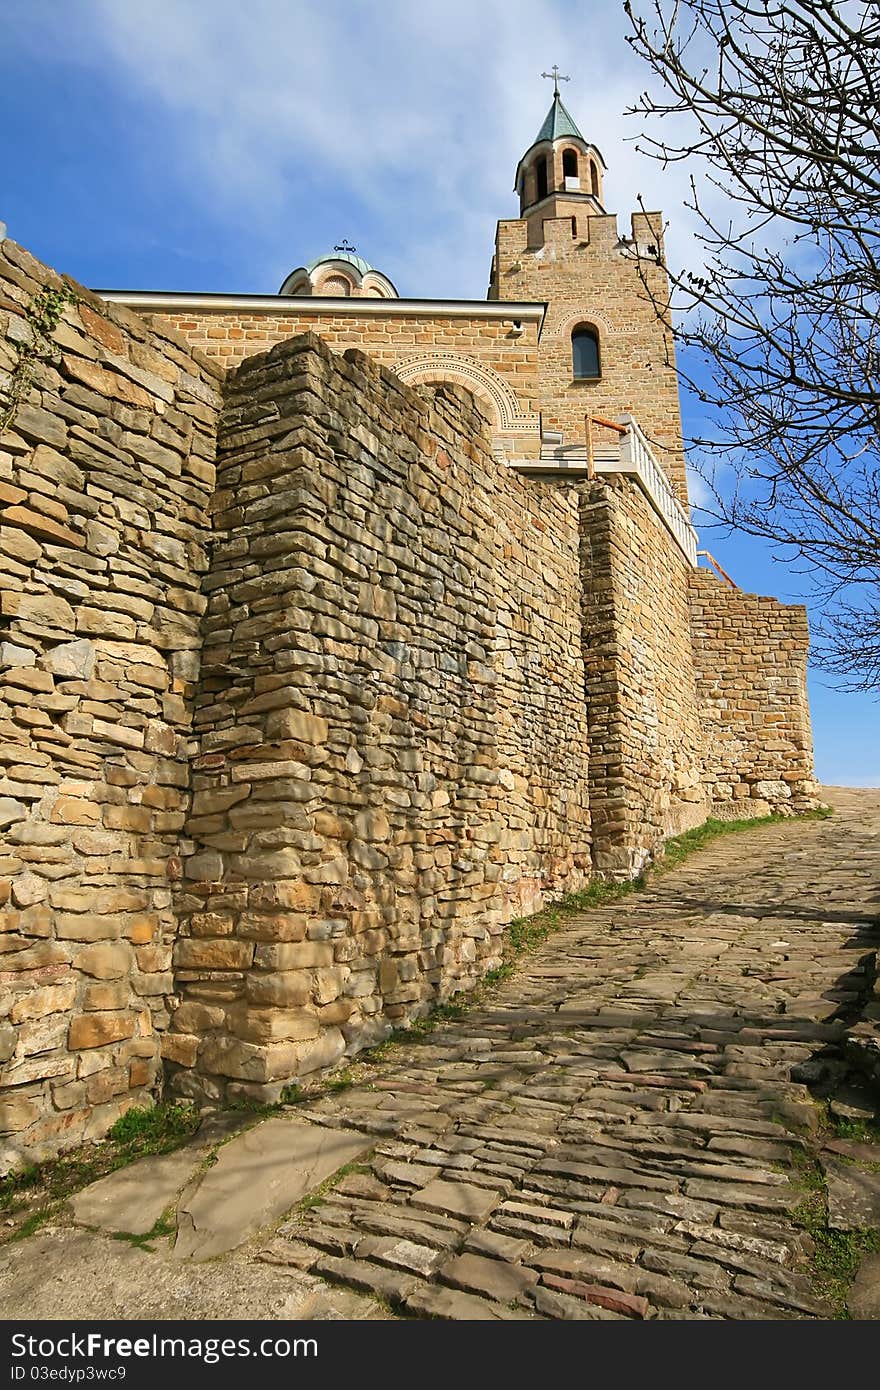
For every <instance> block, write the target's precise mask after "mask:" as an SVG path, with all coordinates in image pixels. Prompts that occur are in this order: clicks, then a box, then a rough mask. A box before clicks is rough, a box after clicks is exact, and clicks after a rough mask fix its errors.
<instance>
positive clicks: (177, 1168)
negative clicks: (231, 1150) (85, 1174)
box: [71, 1147, 203, 1236]
mask: <svg viewBox="0 0 880 1390" xmlns="http://www.w3.org/2000/svg"><path fill="white" fill-rule="evenodd" d="M202 1156H203V1153H202V1152H200V1151H199V1150H196V1151H195V1152H193V1150H192V1149H191V1148H189V1147H187V1148H185V1149H178V1150H177V1152H176V1153H170V1154H161V1155H158V1156H155V1157H152V1158H142V1159H140V1160H139V1162H137V1163H132V1164H131V1165H130V1166H129V1167H127V1168H121V1169H120V1170H119V1172H117V1173H108V1174H107V1176H106V1177H105V1178H99V1179H98V1181H97V1182H93V1183H91V1184H90V1186H89V1187H85V1188H83V1190H82V1192H78V1193H77V1194H76V1196H75V1197H73V1198H72V1200H71V1206H72V1208H73V1216H74V1220H75V1221H76V1222H77V1223H78V1224H79V1225H80V1226H93V1227H97V1228H98V1229H100V1230H102V1231H128V1232H129V1233H130V1234H132V1235H138V1236H143V1235H146V1234H147V1232H148V1231H151V1230H152V1229H153V1227H154V1226H155V1224H156V1222H157V1221H158V1220H159V1217H160V1216H161V1215H162V1213H163V1212H164V1211H167V1209H168V1208H169V1207H170V1206H172V1205H173V1204H174V1203H175V1201H176V1200H177V1197H178V1195H179V1193H180V1192H182V1190H183V1188H184V1187H185V1186H186V1184H187V1183H188V1182H189V1180H190V1178H191V1177H192V1175H193V1172H194V1170H195V1169H196V1167H197V1166H198V1164H199V1162H200V1159H201V1157H202Z"/></svg>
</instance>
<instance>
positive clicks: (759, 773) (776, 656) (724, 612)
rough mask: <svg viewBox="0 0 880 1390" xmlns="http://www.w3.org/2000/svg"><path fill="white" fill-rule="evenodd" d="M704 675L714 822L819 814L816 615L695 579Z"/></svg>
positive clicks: (700, 575)
mask: <svg viewBox="0 0 880 1390" xmlns="http://www.w3.org/2000/svg"><path fill="white" fill-rule="evenodd" d="M688 582H689V588H690V606H691V627H692V632H693V647H694V666H695V675H696V682H697V691H698V696H699V702H700V712H701V718H702V722H703V729H704V740H705V753H704V759H705V774H704V778H705V787H706V795H707V796H708V798H709V800H710V802H711V807H712V814H713V815H720V816H722V817H730V816H742V815H749V816H760V815H767V814H768V813H769V812H770V811H783V812H785V811H788V810H791V811H803V810H807V809H808V808H809V807H810V806H813V805H815V795H816V785H815V781H814V777H813V742H812V737H811V733H810V707H809V701H808V699H807V648H808V645H809V631H808V628H807V614H806V609H804V608H801V607H798V606H796V605H791V606H789V605H786V604H782V603H780V602H779V600H778V599H775V598H761V597H759V596H758V595H756V594H744V593H742V592H741V591H739V590H734V589H731V588H729V587H728V586H726V585H724V584H722V583H721V582H720V581H719V580H717V579H716V578H715V577H714V575H712V574H710V573H708V572H707V571H706V570H691V572H690V574H689V576H688Z"/></svg>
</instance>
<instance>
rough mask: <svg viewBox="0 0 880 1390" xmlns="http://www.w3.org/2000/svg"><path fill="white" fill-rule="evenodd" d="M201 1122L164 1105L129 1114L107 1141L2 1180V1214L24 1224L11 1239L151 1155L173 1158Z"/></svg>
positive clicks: (190, 1110) (186, 1109)
mask: <svg viewBox="0 0 880 1390" xmlns="http://www.w3.org/2000/svg"><path fill="white" fill-rule="evenodd" d="M199 1122H200V1116H199V1113H198V1111H197V1110H196V1109H195V1107H194V1106H191V1105H181V1104H167V1105H166V1104H162V1105H156V1106H151V1107H149V1108H147V1107H138V1108H135V1109H132V1110H127V1111H126V1113H125V1114H124V1115H122V1116H120V1118H119V1119H118V1120H117V1121H116V1123H115V1124H114V1125H113V1127H112V1128H111V1129H110V1131H109V1132H108V1134H107V1137H106V1139H104V1140H102V1141H100V1142H99V1143H96V1144H84V1145H82V1146H81V1147H80V1148H78V1149H73V1150H71V1151H70V1152H69V1153H66V1154H63V1155H61V1157H60V1158H53V1159H48V1160H47V1161H46V1162H45V1163H33V1164H29V1165H28V1166H27V1167H26V1168H22V1169H20V1170H19V1171H18V1172H17V1173H10V1174H9V1175H8V1176H7V1177H5V1178H3V1179H2V1180H0V1211H2V1212H6V1213H7V1214H8V1215H9V1216H15V1215H16V1213H18V1214H19V1215H20V1218H21V1219H20V1220H19V1221H18V1222H17V1223H16V1225H15V1227H14V1229H13V1230H12V1232H11V1233H10V1235H9V1236H8V1237H7V1239H10V1240H21V1239H23V1238H24V1236H27V1235H31V1234H32V1233H33V1231H35V1230H37V1229H38V1228H39V1227H40V1226H41V1225H43V1223H44V1222H45V1221H48V1220H49V1219H50V1218H51V1217H54V1216H56V1215H57V1214H58V1213H59V1212H60V1210H61V1207H62V1205H63V1203H64V1201H65V1200H66V1199H67V1198H68V1197H70V1196H72V1195H73V1193H74V1192H79V1191H80V1190H81V1188H83V1187H86V1186H87V1185H88V1184H89V1183H91V1182H94V1181H95V1180H96V1179H97V1178H101V1177H104V1176H105V1174H107V1173H112V1172H115V1171H116V1169H117V1168H123V1167H125V1165H126V1164H128V1163H132V1162H134V1160H135V1159H137V1158H144V1157H146V1156H147V1155H148V1154H162V1153H170V1152H171V1151H172V1150H173V1149H178V1148H180V1147H181V1145H182V1144H185V1143H186V1142H187V1140H188V1139H189V1138H190V1137H191V1136H192V1135H193V1134H194V1133H195V1131H196V1129H197V1128H198V1126H199Z"/></svg>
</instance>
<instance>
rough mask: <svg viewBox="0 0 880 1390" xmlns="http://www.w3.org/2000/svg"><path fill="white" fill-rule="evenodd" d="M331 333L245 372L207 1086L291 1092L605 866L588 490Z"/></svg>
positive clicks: (188, 1033) (222, 614) (188, 961)
mask: <svg viewBox="0 0 880 1390" xmlns="http://www.w3.org/2000/svg"><path fill="white" fill-rule="evenodd" d="M431 395H432V393H429V392H425V393H424V394H422V393H419V392H416V391H413V390H410V389H409V388H406V387H404V386H402V385H401V383H400V382H399V381H398V380H397V379H396V378H395V377H394V376H392V375H391V374H390V373H389V372H387V371H385V370H384V369H382V368H380V367H378V366H377V365H376V364H375V363H374V362H372V361H371V360H370V359H369V358H368V357H366V356H365V355H364V354H363V353H359V352H349V353H346V355H345V357H344V358H342V359H340V358H338V357H336V356H334V354H332V353H331V352H330V351H329V350H328V348H327V347H326V346H325V345H324V344H323V343H322V342H321V341H320V339H317V338H315V337H311V336H307V337H303V338H301V339H294V340H292V341H289V342H286V343H282V344H279V345H278V346H277V347H275V348H274V349H273V350H272V351H271V352H269V353H268V354H266V355H265V356H263V357H256V358H251V359H249V360H248V361H246V362H245V363H244V364H243V366H242V367H241V368H240V369H239V370H238V372H237V373H236V374H235V376H234V377H233V378H232V379H231V381H230V384H229V394H228V400H227V405H226V409H225V411H224V415H223V420H222V427H221V436H220V448H219V456H218V457H219V467H218V494H217V510H216V515H215V523H216V525H217V527H218V535H217V549H216V553H215V562H214V566H213V568H212V573H211V575H210V577H209V580H208V592H209V595H210V600H209V606H208V612H207V614H206V619H205V649H204V658H203V680H202V686H201V691H200V695H199V700H198V707H197V711H196V724H197V728H198V730H199V732H200V734H201V752H200V755H199V757H198V758H197V759H196V761H195V763H194V770H195V771H194V779H193V786H194V792H195V795H194V804H193V816H192V819H191V821H190V823H189V826H188V830H189V834H190V835H191V837H192V839H193V841H194V842H196V844H197V852H196V853H195V854H194V856H193V857H192V858H191V859H190V860H189V861H188V862H187V865H186V869H185V872H186V875H187V885H188V891H187V894H186V896H185V897H184V898H183V899H182V900H181V904H180V906H181V924H180V925H181V935H180V938H179V940H178V943H177V950H176V969H177V981H178V985H179V987H180V990H181V995H182V1003H181V1006H180V1008H179V1009H178V1010H177V1012H176V1014H175V1015H174V1018H173V1021H172V1027H173V1031H172V1032H171V1033H170V1034H169V1035H168V1036H167V1038H166V1040H165V1052H166V1056H167V1057H168V1059H169V1060H170V1061H171V1062H173V1063H174V1064H176V1065H177V1066H178V1067H179V1068H180V1070H179V1071H178V1072H177V1075H176V1078H175V1084H176V1086H177V1088H178V1089H179V1090H180V1091H182V1092H183V1093H184V1094H187V1095H197V1096H204V1095H207V1096H209V1097H212V1096H213V1097H216V1098H219V1097H220V1095H222V1094H223V1093H224V1091H225V1092H226V1094H241V1093H242V1092H244V1093H245V1094H248V1095H252V1096H257V1097H267V1096H272V1095H276V1094H277V1093H278V1092H279V1090H280V1089H281V1087H282V1085H283V1084H284V1083H285V1082H287V1081H289V1080H291V1079H292V1078H296V1077H299V1076H302V1075H305V1074H308V1073H309V1072H311V1071H313V1070H315V1069H317V1068H319V1067H322V1066H327V1065H328V1064H330V1063H332V1062H334V1061H335V1060H337V1059H338V1058H339V1057H340V1056H341V1055H342V1053H343V1052H344V1051H345V1050H355V1049H357V1048H358V1047H359V1046H362V1045H364V1044H365V1043H367V1042H369V1041H372V1040H374V1039H375V1038H376V1037H378V1036H383V1035H384V1034H385V1033H386V1032H387V1031H388V1029H389V1027H390V1026H391V1025H393V1024H395V1023H398V1022H400V1021H402V1020H404V1019H407V1018H411V1017H412V1016H414V1015H416V1014H419V1013H423V1012H425V1011H426V1009H427V1008H428V1007H429V1006H430V1005H431V1004H432V1003H435V1002H437V1001H438V1000H440V999H443V998H444V997H446V996H447V995H448V994H449V993H450V992H451V991H452V990H454V989H456V988H461V987H466V986H468V985H469V984H471V983H472V982H474V981H475V980H476V979H477V978H478V977H479V976H480V975H482V974H483V973H484V972H485V970H486V969H487V968H489V967H490V966H492V965H494V964H497V963H498V962H499V960H500V956H501V945H500V933H501V929H502V927H503V926H504V925H505V924H506V923H507V922H508V921H509V920H510V919H511V917H513V916H514V915H516V914H518V913H521V912H527V911H531V910H533V909H534V908H536V907H538V906H539V905H540V904H541V903H542V902H544V901H546V900H547V898H548V897H549V896H554V895H558V894H559V893H560V892H563V891H565V890H566V889H571V888H575V887H578V886H581V885H582V884H583V883H585V882H586V881H587V879H588V878H589V875H590V858H589V854H590V845H589V811H588V806H587V795H588V782H587V749H586V721H585V711H584V702H583V675H582V661H581V653H580V640H579V638H580V631H579V628H580V619H579V611H578V610H579V575H578V513H577V499H576V497H575V496H574V495H573V494H567V493H565V492H562V491H558V490H556V489H554V488H553V487H552V486H548V485H546V484H542V483H538V484H534V483H527V482H525V481H524V480H522V479H521V478H519V477H518V476H517V475H516V474H514V473H512V472H510V471H508V470H506V469H504V468H503V467H501V466H499V464H498V463H497V461H496V460H495V459H494V458H493V457H492V455H491V453H490V449H489V443H488V440H487V438H486V435H485V431H484V423H485V422H484V419H483V416H482V415H481V413H480V412H479V411H478V410H477V409H476V407H475V405H474V402H473V400H472V399H471V398H470V397H469V396H467V395H466V394H465V393H463V392H461V391H459V390H457V389H456V388H454V387H453V388H444V389H442V390H441V391H439V392H438V393H437V394H436V397H435V398H433V399H428V397H430V396H431Z"/></svg>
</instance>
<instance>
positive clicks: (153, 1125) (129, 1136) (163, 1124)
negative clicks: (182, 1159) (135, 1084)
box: [107, 1104, 201, 1158]
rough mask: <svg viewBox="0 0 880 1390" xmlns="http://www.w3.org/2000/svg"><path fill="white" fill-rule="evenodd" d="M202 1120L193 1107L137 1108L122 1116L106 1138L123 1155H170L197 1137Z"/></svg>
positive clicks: (159, 1106) (127, 1111)
mask: <svg viewBox="0 0 880 1390" xmlns="http://www.w3.org/2000/svg"><path fill="white" fill-rule="evenodd" d="M200 1118H201V1117H200V1116H199V1112H198V1111H197V1110H196V1108H195V1106H193V1105H183V1104H169V1105H153V1106H150V1107H146V1106H143V1107H140V1106H138V1107H136V1108H135V1109H133V1110H126V1112H125V1114H124V1115H120V1117H119V1119H118V1120H117V1121H116V1123H115V1125H113V1126H112V1128H111V1129H110V1130H108V1132H107V1138H108V1139H109V1140H110V1142H111V1143H112V1144H115V1145H116V1147H117V1149H118V1150H119V1152H120V1154H122V1155H127V1154H129V1153H131V1154H133V1155H135V1156H136V1157H138V1158H142V1157H143V1156H144V1155H145V1154H157V1153H167V1152H168V1151H169V1149H176V1148H178V1147H179V1145H181V1144H183V1143H185V1142H186V1140H187V1139H189V1138H190V1137H191V1136H192V1135H193V1134H195V1132H196V1130H197V1129H198V1127H199V1122H200Z"/></svg>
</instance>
